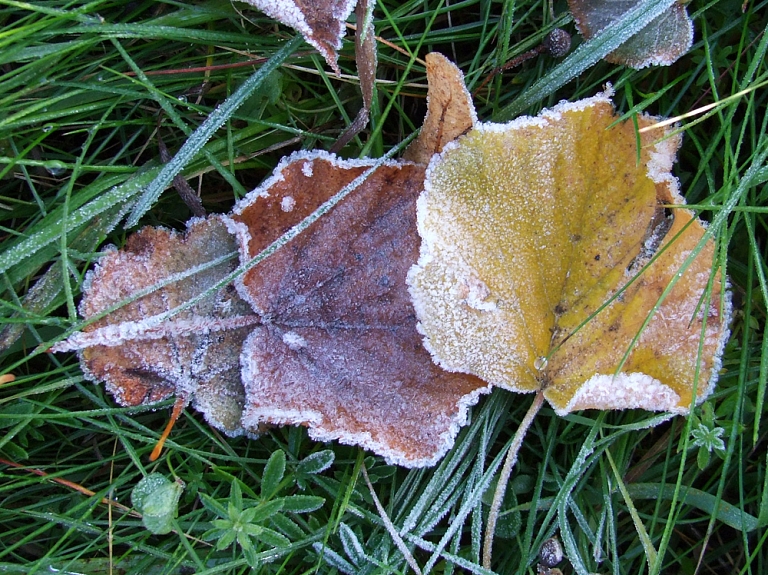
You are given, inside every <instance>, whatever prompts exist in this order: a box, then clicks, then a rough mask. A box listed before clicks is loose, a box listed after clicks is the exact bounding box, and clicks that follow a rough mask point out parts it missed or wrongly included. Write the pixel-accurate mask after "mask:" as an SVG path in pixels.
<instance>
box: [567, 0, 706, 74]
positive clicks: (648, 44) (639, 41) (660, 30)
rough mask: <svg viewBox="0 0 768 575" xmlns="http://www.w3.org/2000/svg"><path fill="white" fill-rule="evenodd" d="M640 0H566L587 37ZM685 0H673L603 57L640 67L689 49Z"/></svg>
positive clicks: (666, 61)
mask: <svg viewBox="0 0 768 575" xmlns="http://www.w3.org/2000/svg"><path fill="white" fill-rule="evenodd" d="M639 2H640V0H568V7H569V8H570V9H571V12H573V18H574V20H575V21H576V27H577V28H578V29H579V32H581V34H582V36H584V37H585V38H587V39H589V38H592V37H593V36H596V35H597V34H598V33H599V32H601V31H602V30H603V29H604V28H605V27H606V26H608V25H609V24H611V23H613V22H614V21H616V20H618V19H619V18H621V16H622V15H623V14H625V13H626V12H628V11H629V10H631V9H632V8H634V7H635V6H637V4H638V3H639ZM685 4H686V2H684V1H679V2H675V4H673V5H672V6H671V7H670V8H669V10H667V11H666V12H664V13H663V14H662V15H661V16H659V17H658V18H655V19H654V20H652V21H651V22H650V23H649V24H648V25H647V26H646V27H645V28H643V29H642V30H641V31H640V32H639V33H637V34H635V35H634V36H632V37H631V38H630V39H629V40H627V41H626V42H624V44H622V45H621V46H619V47H618V48H617V49H616V50H614V51H613V52H611V53H610V54H609V55H608V56H607V57H606V58H605V59H606V60H607V61H608V62H612V63H614V64H624V65H625V66H630V67H632V68H636V69H641V68H645V67H647V66H669V65H670V64H673V63H674V62H675V61H677V59H678V58H680V57H681V56H682V55H683V54H685V53H686V52H688V50H690V48H691V44H692V43H693V22H692V21H691V19H690V18H689V17H688V12H687V10H686V8H685Z"/></svg>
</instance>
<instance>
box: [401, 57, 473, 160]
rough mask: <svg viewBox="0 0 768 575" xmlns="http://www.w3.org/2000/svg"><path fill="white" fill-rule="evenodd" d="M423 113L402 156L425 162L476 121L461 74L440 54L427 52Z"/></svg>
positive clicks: (470, 98)
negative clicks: (416, 132)
mask: <svg viewBox="0 0 768 575" xmlns="http://www.w3.org/2000/svg"><path fill="white" fill-rule="evenodd" d="M425 60H426V61H427V82H428V85H429V88H428V90H427V116H426V117H425V118H424V125H423V126H422V127H421V132H420V133H419V136H418V138H416V140H415V141H414V142H413V143H412V144H411V145H410V146H408V149H407V150H406V151H405V153H404V154H403V159H405V160H410V161H412V162H416V163H419V164H428V163H429V160H430V159H431V158H432V156H433V155H434V154H437V153H439V152H442V151H443V147H444V146H445V145H446V144H447V143H448V142H452V141H453V140H455V139H456V138H458V137H459V136H461V135H462V134H464V133H465V132H467V131H468V130H469V129H470V128H471V127H472V126H473V125H474V124H475V123H476V122H477V115H476V114H475V106H474V104H473V103H472V96H470V94H469V92H468V91H467V88H466V86H465V85H464V74H462V72H461V70H459V69H458V68H457V67H456V65H455V64H453V62H451V61H450V60H448V58H446V57H445V56H443V55H442V54H439V53H437V52H431V53H429V54H427V56H426V58H425Z"/></svg>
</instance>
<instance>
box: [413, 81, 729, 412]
mask: <svg viewBox="0 0 768 575" xmlns="http://www.w3.org/2000/svg"><path fill="white" fill-rule="evenodd" d="M615 121H616V117H615V115H614V113H613V107H612V104H611V101H610V99H609V97H608V96H606V95H598V96H596V97H594V98H589V99H586V100H581V101H579V102H575V103H573V104H569V103H564V104H560V105H558V106H557V107H555V108H554V109H552V110H546V111H544V112H543V113H542V114H540V115H539V116H538V117H536V118H529V117H523V118H518V119H517V120H515V121H513V122H511V123H509V124H505V125H498V124H478V125H476V126H475V128H474V129H473V130H472V131H470V132H469V133H468V134H467V135H466V136H464V137H463V138H460V139H459V140H457V141H456V142H455V143H454V144H452V145H449V146H447V147H446V149H445V150H444V151H443V153H442V154H441V155H440V156H436V157H435V158H433V160H432V163H431V164H430V167H429V169H428V173H427V179H426V182H425V192H424V194H423V196H422V197H421V198H420V199H419V204H418V222H419V232H420V234H421V236H422V239H423V242H422V246H421V255H420V259H419V263H418V265H417V266H415V267H414V268H413V269H412V270H411V272H410V273H409V277H408V280H409V284H410V289H411V294H412V296H413V300H414V305H415V308H416V312H417V315H418V317H419V320H420V330H421V331H422V333H423V334H424V335H425V336H426V337H425V344H426V346H427V347H428V348H429V350H430V351H431V352H432V354H433V356H434V358H435V360H436V361H437V362H439V364H440V365H441V366H443V367H444V368H446V369H448V370H450V371H455V372H465V373H473V374H475V375H478V376H480V377H482V378H483V379H485V380H486V381H489V382H491V383H493V384H495V385H498V386H500V387H504V388H506V389H510V390H513V391H520V392H533V391H538V390H540V389H543V393H544V396H545V397H546V398H547V399H548V400H549V402H550V403H551V404H552V405H553V407H554V408H555V410H556V411H557V412H558V413H560V414H565V413H568V412H570V411H573V410H577V409H586V408H598V409H610V408H618V409H621V408H633V407H636V408H644V409H649V410H660V411H672V412H686V411H687V410H688V408H689V407H690V405H691V402H692V401H694V400H695V401H697V402H698V401H701V400H702V399H703V398H704V397H706V396H707V395H708V394H709V393H710V392H711V391H712V388H713V386H714V383H715V381H716V379H717V376H718V372H719V369H720V357H721V354H722V351H723V347H724V344H725V340H726V338H727V335H728V321H729V316H730V299H729V296H728V294H723V290H724V286H723V283H724V282H723V279H722V277H721V275H720V273H719V272H715V271H713V270H712V264H713V256H714V254H713V252H714V245H713V242H712V241H711V240H708V241H706V242H703V246H702V247H701V249H700V251H698V252H696V253H697V255H696V256H695V258H694V257H693V254H694V250H696V249H697V245H698V244H699V242H700V241H701V240H702V239H703V237H704V232H705V230H704V227H703V226H702V224H701V222H699V221H698V220H697V219H696V218H695V216H694V214H693V213H692V212H690V211H689V210H687V209H685V208H683V207H675V208H667V207H666V206H668V205H681V204H684V203H685V201H684V199H683V197H682V196H681V195H680V193H679V191H678V181H677V179H676V178H674V177H673V176H672V175H671V173H670V170H671V167H672V163H673V162H674V159H675V153H676V150H677V147H678V146H679V142H680V140H679V137H668V138H667V139H665V140H663V141H660V142H655V141H654V139H653V138H655V137H658V135H659V131H656V132H653V134H654V135H653V136H650V135H648V134H641V135H640V137H641V143H642V147H641V150H640V160H641V161H640V162H639V163H638V162H637V154H638V152H637V146H636V136H637V134H636V132H635V129H634V126H633V124H632V123H631V122H626V123H621V124H618V125H616V126H614V127H612V128H609V126H610V125H611V124H612V123H614V122H615ZM638 121H639V123H640V126H641V127H642V126H647V125H649V124H653V123H654V119H653V118H649V117H641V118H639V119H638ZM687 258H693V259H692V263H690V266H689V267H688V268H687V269H685V270H684V269H682V268H681V266H682V265H683V264H684V262H685V261H686V259H687ZM710 280H711V281H712V288H711V291H709V290H708V288H707V283H708V282H709V281H710ZM672 282H676V283H674V285H673V286H672ZM669 286H672V287H671V290H670V291H669V292H668V293H666V294H665V295H664V297H663V299H660V297H661V296H662V294H664V292H665V290H667V288H668V287H669ZM721 296H724V297H721ZM723 302H725V305H724V306H722V307H721V304H723ZM649 317H650V320H649V322H648V324H647V325H645V326H644V323H645V322H646V319H647V318H649ZM704 324H705V325H704ZM694 386H696V387H695V389H696V392H697V396H696V398H694V397H693V391H694Z"/></svg>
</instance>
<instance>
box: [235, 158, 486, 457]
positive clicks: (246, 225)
mask: <svg viewBox="0 0 768 575" xmlns="http://www.w3.org/2000/svg"><path fill="white" fill-rule="evenodd" d="M372 165H373V162H372V161H341V160H339V159H338V158H336V157H335V156H333V155H329V154H326V153H313V154H307V153H299V154H295V155H293V156H292V157H290V158H288V159H287V160H285V161H283V162H282V163H281V165H280V166H279V167H278V169H277V170H276V173H275V175H274V177H273V178H272V179H271V180H270V181H268V182H266V183H265V184H264V185H263V186H262V187H261V188H259V189H257V190H254V192H252V193H251V194H250V195H249V196H248V197H246V198H245V199H244V200H243V201H242V202H241V203H240V204H238V206H236V208H235V210H234V212H233V215H232V216H231V219H230V220H229V221H230V228H231V230H232V231H233V232H235V233H236V234H237V236H238V238H239V241H240V249H241V252H242V258H243V260H244V261H246V262H247V261H248V260H249V259H250V258H252V257H253V256H255V255H256V254H258V253H259V252H261V251H262V250H263V249H264V248H265V247H266V246H268V245H269V244H270V243H272V241H274V240H275V239H277V238H278V237H279V236H280V235H281V234H282V233H284V232H285V231H286V230H287V229H289V228H291V227H292V226H294V225H296V224H297V223H299V222H300V221H301V220H302V219H303V218H304V217H305V216H306V215H307V214H309V213H311V212H312V211H314V210H315V209H316V208H317V207H318V206H319V205H320V204H322V203H323V202H324V201H325V200H327V199H329V198H330V197H331V196H332V195H333V194H335V193H336V192H337V191H339V190H340V189H342V188H343V187H344V186H346V185H347V184H349V183H350V182H352V180H354V179H355V178H356V177H358V176H360V175H361V174H362V173H363V172H365V171H366V170H367V169H369V168H370V167H371V166H372ZM423 177H424V167H423V166H419V165H415V164H402V163H400V164H398V163H394V162H392V163H389V164H385V165H383V166H381V167H379V168H378V169H377V170H376V171H375V172H373V173H372V174H371V175H370V176H369V177H368V178H367V179H366V181H365V182H364V183H363V184H362V185H361V186H360V187H359V188H357V189H356V190H355V191H354V192H353V193H352V194H350V195H349V196H348V197H347V198H346V199H345V200H344V201H343V202H341V203H340V204H338V205H337V206H336V207H335V208H333V209H332V210H331V211H330V212H328V213H327V214H325V215H324V216H323V217H322V218H320V219H319V220H318V221H317V222H315V223H314V224H312V225H311V226H310V227H309V228H307V229H306V230H305V231H304V232H303V233H302V234H301V235H300V236H298V237H297V238H296V239H294V240H293V241H292V242H291V243H290V244H288V245H286V246H284V247H283V248H281V249H280V250H278V251H277V252H276V253H275V254H274V255H272V256H271V257H270V258H269V259H268V260H266V261H265V262H264V263H263V264H260V265H258V266H255V267H254V268H253V269H251V270H249V271H248V272H247V273H246V274H245V275H244V276H243V277H242V279H241V281H239V282H238V289H239V291H240V293H241V295H242V296H243V297H244V298H245V299H246V300H247V301H248V302H249V303H250V304H251V305H252V306H253V308H254V309H255V310H256V311H257V312H258V313H259V315H260V316H261V318H262V321H263V324H262V325H261V326H258V327H255V328H254V329H253V332H252V333H251V335H250V336H249V337H248V339H247V341H246V342H245V344H244V348H243V356H242V364H243V380H244V381H245V382H246V387H245V389H246V396H247V401H246V407H245V410H244V412H243V424H244V425H245V426H246V427H252V426H255V425H258V424H261V423H274V424H300V425H306V426H308V427H309V431H310V435H312V436H313V437H315V438H316V439H320V440H329V439H338V440H340V441H341V442H343V443H351V444H358V445H362V446H364V447H366V448H368V449H371V450H373V451H375V452H377V453H379V454H381V455H383V456H384V457H385V458H387V459H388V460H389V461H391V462H396V463H398V464H402V465H406V466H417V465H429V464H431V463H433V462H434V461H436V460H437V459H438V458H439V457H441V456H442V455H443V454H444V453H445V451H447V449H448V448H449V447H450V446H451V445H452V443H453V440H454V438H455V435H456V433H457V431H458V428H459V426H460V425H461V424H463V423H464V422H465V420H466V411H467V406H468V405H471V404H473V403H475V402H476V401H477V398H478V396H479V394H480V393H483V392H486V391H487V390H488V387H487V385H486V384H485V383H483V382H482V381H480V380H479V379H477V378H474V377H471V376H466V375H463V374H452V373H447V372H444V371H443V370H441V369H440V368H438V367H437V366H436V365H434V363H433V362H432V361H431V358H430V356H429V354H428V353H427V351H426V350H425V349H424V348H423V347H422V345H421V341H420V337H419V334H418V332H417V331H416V318H415V316H414V313H413V309H412V307H411V304H410V299H409V296H408V291H407V288H406V286H405V275H406V272H407V271H408V268H409V267H410V266H411V265H412V264H413V263H415V261H416V258H417V255H418V249H419V248H418V245H419V238H418V234H417V232H416V218H415V204H416V198H417V197H418V195H419V193H420V191H421V189H422V183H423Z"/></svg>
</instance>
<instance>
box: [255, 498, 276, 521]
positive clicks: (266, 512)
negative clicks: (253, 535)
mask: <svg viewBox="0 0 768 575" xmlns="http://www.w3.org/2000/svg"><path fill="white" fill-rule="evenodd" d="M253 509H254V510H255V513H254V514H253V520H252V521H249V523H262V522H264V521H266V520H267V519H269V518H270V517H272V516H273V515H274V514H275V513H277V512H279V511H282V509H283V500H282V499H275V500H274V501H268V502H267V503H264V504H263V505H259V506H258V507H254V508H253Z"/></svg>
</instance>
